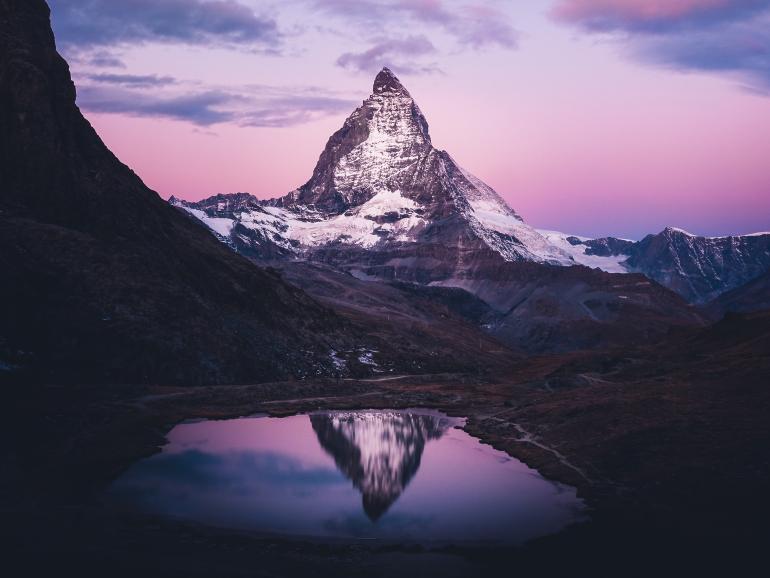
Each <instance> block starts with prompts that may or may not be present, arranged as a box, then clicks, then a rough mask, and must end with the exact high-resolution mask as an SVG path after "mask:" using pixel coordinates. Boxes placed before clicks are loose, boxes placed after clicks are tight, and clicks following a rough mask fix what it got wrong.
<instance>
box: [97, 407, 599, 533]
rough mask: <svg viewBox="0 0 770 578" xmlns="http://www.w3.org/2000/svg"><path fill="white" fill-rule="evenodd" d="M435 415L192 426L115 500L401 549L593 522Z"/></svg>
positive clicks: (195, 517)
mask: <svg viewBox="0 0 770 578" xmlns="http://www.w3.org/2000/svg"><path fill="white" fill-rule="evenodd" d="M462 422H463V420H462V419H456V418H450V417H447V416H445V415H443V414H440V413H438V412H435V411H431V410H420V409H412V410H371V411H357V410H356V411H329V412H316V413H313V414H305V415H294V416H290V417H284V418H269V417H245V418H239V419H229V420H220V421H202V422H196V423H182V424H179V425H177V426H176V427H174V429H173V430H171V431H170V432H169V434H168V444H167V445H165V446H164V447H163V448H162V449H161V451H160V452H158V453H157V454H155V455H153V456H150V457H148V458H145V459H142V460H139V461H137V462H136V463H135V464H133V465H132V466H131V467H130V468H129V469H128V471H126V472H125V473H124V474H123V475H122V476H120V478H118V479H117V480H116V481H115V482H114V484H113V485H112V487H111V489H110V491H109V493H108V495H109V497H110V499H111V500H114V501H115V503H117V504H120V505H121V506H122V507H125V508H128V509H129V510H131V511H140V512H147V513H151V514H154V515H162V516H168V517H170V518H172V519H182V520H192V521H195V522H198V523H203V524H207V525H209V526H215V527H220V528H234V529H243V530H247V531H257V532H266V533H270V534H281V535H295V536H303V537H332V538H335V539H339V538H343V539H346V538H351V539H367V540H372V539H373V540H387V541H391V542H399V543H420V544H447V543H470V542H473V543H479V542H484V543H507V544H521V543H523V542H525V541H527V540H530V539H532V538H535V537H538V536H543V535H546V534H550V533H553V532H558V531H559V530H561V529H562V528H564V527H565V526H567V525H569V524H570V523H572V522H575V521H577V520H580V519H583V517H584V505H583V503H582V501H581V500H580V499H578V498H577V496H576V492H575V488H571V487H569V486H565V485H563V484H559V483H557V482H552V481H549V480H546V479H545V478H543V477H542V476H541V475H540V474H538V473H537V472H536V471H535V470H533V469H531V468H529V467H527V466H526V465H525V464H523V463H522V462H520V461H518V460H516V459H514V458H512V457H511V456H509V455H507V454H505V453H503V452H500V451H498V450H495V449H494V448H492V447H491V446H488V445H485V444H482V443H479V440H478V439H476V438H474V437H472V436H471V435H469V434H468V433H467V432H465V431H464V430H462V429H460V428H458V427H454V426H457V425H461V424H462Z"/></svg>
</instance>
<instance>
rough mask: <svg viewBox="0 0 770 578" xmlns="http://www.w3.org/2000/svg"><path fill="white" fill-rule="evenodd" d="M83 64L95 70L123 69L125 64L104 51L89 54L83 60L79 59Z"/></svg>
mask: <svg viewBox="0 0 770 578" xmlns="http://www.w3.org/2000/svg"><path fill="white" fill-rule="evenodd" d="M81 61H82V62H84V64H88V65H90V66H93V67H96V68H125V67H126V64H125V63H124V62H123V61H122V60H121V59H120V58H119V57H118V56H115V55H114V54H112V53H110V52H107V51H106V50H99V51H96V52H94V53H91V54H89V55H88V56H87V57H86V58H85V59H84V60H83V59H81Z"/></svg>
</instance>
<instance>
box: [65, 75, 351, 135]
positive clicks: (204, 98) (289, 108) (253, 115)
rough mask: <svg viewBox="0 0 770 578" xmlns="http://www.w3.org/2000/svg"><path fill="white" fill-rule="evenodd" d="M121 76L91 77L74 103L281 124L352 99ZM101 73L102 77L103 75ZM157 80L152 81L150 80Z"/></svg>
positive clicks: (199, 120)
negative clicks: (143, 79)
mask: <svg viewBox="0 0 770 578" xmlns="http://www.w3.org/2000/svg"><path fill="white" fill-rule="evenodd" d="M124 76H125V77H126V78H121V75H101V78H100V75H90V76H88V77H86V78H88V79H89V80H88V81H87V82H84V83H83V84H80V83H79V87H78V104H79V106H80V107H81V108H83V110H85V111H88V112H95V113H109V114H122V115H128V116H136V117H146V118H165V119H170V120H176V121H183V122H189V123H191V124H193V125H196V126H199V127H210V126H212V125H216V124H222V123H229V124H236V125H239V126H250V127H286V126H294V125H298V124H303V123H307V122H310V121H313V120H316V119H318V118H323V117H325V116H328V115H332V114H337V113H342V112H347V111H349V110H351V109H352V108H354V106H355V101H353V100H350V99H346V98H342V97H340V96H339V95H336V94H333V93H325V92H324V91H323V90H321V89H319V88H316V87H299V88H297V87H273V86H261V85H252V86H242V87H227V88H221V87H219V88H206V89H201V88H196V87H195V86H189V85H187V84H185V83H180V82H179V81H176V80H174V79H173V78H167V77H160V78H158V77H147V79H148V82H149V83H150V84H142V77H130V75H124ZM104 77H107V78H106V79H105V78H104ZM156 81H157V82H159V84H158V85H152V84H151V83H152V82H156ZM171 85H174V89H173V90H171V91H163V90H153V91H152V92H149V91H147V90H142V88H145V87H147V86H156V87H157V86H161V87H163V86H171Z"/></svg>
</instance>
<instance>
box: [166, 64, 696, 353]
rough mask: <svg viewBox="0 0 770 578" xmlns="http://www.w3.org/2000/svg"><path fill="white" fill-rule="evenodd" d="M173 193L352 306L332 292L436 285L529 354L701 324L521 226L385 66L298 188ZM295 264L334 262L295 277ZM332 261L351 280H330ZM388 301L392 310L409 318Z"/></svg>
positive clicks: (237, 239)
mask: <svg viewBox="0 0 770 578" xmlns="http://www.w3.org/2000/svg"><path fill="white" fill-rule="evenodd" d="M170 202H171V204H172V205H174V206H176V207H178V208H179V209H180V210H183V211H186V212H187V213H189V214H191V215H192V216H194V217H195V218H197V219H199V220H200V221H202V222H203V223H204V224H205V225H206V226H207V227H209V229H210V230H211V231H212V232H213V233H214V235H215V236H216V237H217V238H219V239H220V240H221V241H223V242H224V243H226V244H228V245H229V246H230V247H231V248H233V249H234V250H235V251H236V252H238V253H241V254H243V255H245V256H248V257H250V258H251V259H253V260H255V261H256V262H258V263H265V262H267V263H270V265H271V266H274V267H276V268H278V269H280V270H281V271H283V272H284V275H286V276H287V278H290V279H292V280H293V281H294V282H295V283H296V284H297V285H298V286H300V287H301V288H302V289H303V290H305V291H307V292H308V293H309V294H310V295H312V296H314V297H316V298H317V299H319V300H321V301H323V302H325V303H327V304H330V305H333V306H335V307H336V308H338V310H349V308H347V307H346V306H345V304H344V303H342V301H344V300H345V299H342V298H337V299H335V297H336V296H341V295H346V296H348V297H347V298H346V299H349V298H350V296H351V295H355V296H356V298H355V300H360V301H361V302H368V301H369V300H370V299H369V294H377V293H379V292H381V291H382V289H381V288H378V287H375V285H376V284H373V283H370V282H369V281H372V280H379V281H385V282H388V283H390V284H391V287H390V289H388V290H387V291H389V292H393V291H400V294H401V299H402V300H403V299H405V300H406V301H407V302H408V301H409V299H412V298H414V296H415V295H416V294H418V293H419V294H420V298H426V297H428V294H429V293H430V297H428V298H433V299H439V300H442V299H443V300H445V302H446V300H447V299H449V301H450V302H452V303H455V304H456V303H459V302H464V303H465V304H466V305H471V304H473V305H471V307H472V308H475V310H476V311H477V312H481V313H479V315H478V316H476V317H475V318H474V319H472V320H469V321H471V322H472V323H475V324H476V326H477V327H478V326H479V325H481V326H482V327H483V329H484V330H485V332H486V333H487V334H490V335H491V336H493V337H495V338H496V339H499V340H501V341H503V342H504V343H505V344H507V345H508V346H510V347H513V348H514V349H516V350H520V351H524V352H530V353H537V352H546V351H548V352H553V351H565V350H574V349H581V348H587V347H590V348H592V347H606V346H622V345H627V344H631V343H635V342H638V341H639V340H649V339H655V338H657V337H660V336H662V335H664V334H665V333H666V332H667V331H668V330H669V328H670V327H671V325H682V324H683V325H688V324H692V323H696V324H697V323H700V320H699V318H698V316H697V315H696V314H695V313H694V312H693V311H691V310H690V309H689V308H688V307H687V306H686V304H685V303H684V302H683V301H682V300H681V299H680V298H679V297H677V296H676V295H674V294H673V293H671V292H669V291H666V290H665V289H663V288H662V287H660V286H658V285H657V284H655V283H651V282H650V281H649V280H648V279H646V278H645V277H642V276H639V275H622V276H620V275H609V274H608V273H606V272H603V271H601V270H599V269H589V268H587V267H577V266H574V265H579V264H581V262H585V259H580V258H579V257H580V255H579V252H576V251H575V250H574V248H573V245H571V244H569V243H567V242H563V241H562V240H560V239H557V238H554V239H552V238H550V236H549V234H543V233H540V232H538V231H536V230H535V229H533V228H532V227H530V226H529V225H527V224H525V223H524V222H523V221H522V219H521V217H520V216H519V215H518V214H517V213H516V212H515V211H514V210H513V209H511V208H510V207H509V206H508V205H507V204H506V203H505V201H503V200H502V199H501V198H500V197H499V196H498V195H497V193H495V191H494V190H492V189H491V188H490V187H489V186H487V185H485V184H484V183H483V182H481V181H480V180H479V179H477V178H476V177H474V176H472V175H470V174H469V173H468V172H466V171H464V170H463V169H462V168H460V167H459V166H458V165H457V163H456V162H455V161H454V160H453V159H452V157H451V156H450V155H449V154H448V153H446V152H445V151H440V150H437V149H436V148H435V147H434V146H433V145H432V143H431V140H430V134H429V132H428V123H427V122H426V120H425V117H424V116H423V114H422V112H421V111H420V109H419V107H418V106H417V104H416V103H415V102H414V100H413V99H412V97H411V95H410V94H409V92H408V91H407V90H406V88H404V86H403V85H402V84H401V82H399V80H398V79H397V78H396V77H395V75H394V74H393V73H392V72H391V71H390V70H388V69H387V68H386V69H383V70H382V71H381V72H380V73H379V74H378V75H377V77H376V78H375V81H374V86H373V91H372V95H371V96H370V97H369V98H368V99H366V100H365V101H364V102H363V104H362V106H361V107H359V108H358V109H356V110H355V111H354V112H353V113H352V114H351V116H350V117H349V118H348V119H347V120H346V121H345V122H344V124H343V126H342V128H341V129H340V130H339V131H337V132H336V133H335V134H334V135H332V137H331V138H330V139H329V141H328V143H327V145H326V148H325V149H324V151H323V153H322V154H321V156H320V158H319V160H318V163H317V165H316V167H315V170H314V171H313V175H312V176H311V178H310V180H309V181H308V182H307V183H306V184H304V185H303V186H301V187H299V188H298V189H296V190H294V191H292V192H290V193H289V194H287V195H285V196H283V197H280V198H277V199H272V200H268V201H263V200H259V199H257V198H256V197H254V196H252V195H248V194H245V193H238V194H235V195H216V196H213V197H210V198H208V199H205V200H202V201H200V202H197V203H191V202H186V201H182V200H179V199H176V198H172V199H170ZM613 246H614V245H613ZM576 257H577V258H576ZM602 259H603V260H604V263H603V264H604V265H605V267H604V268H605V269H606V268H609V267H608V266H606V265H607V264H609V263H614V269H610V270H617V271H625V269H624V268H623V267H621V266H620V265H619V259H618V258H617V257H614V256H612V255H609V256H605V257H602ZM299 262H313V263H316V264H323V265H326V266H329V267H331V268H332V269H326V270H324V271H325V272H323V273H320V271H321V270H320V269H318V268H313V267H305V268H304V269H302V271H303V273H302V274H297V271H298V270H299V269H298V267H299V266H298V265H297V263H299ZM585 264H590V265H591V266H596V264H597V263H585ZM331 270H336V271H337V272H338V275H339V274H340V273H345V274H347V277H345V276H344V275H343V276H341V277H337V278H335V279H334V281H333V283H330V279H331V277H332V276H333V273H331ZM305 275H307V277H305ZM351 276H352V277H351ZM353 278H356V279H357V281H355V282H354V281H353ZM367 282H369V283H367ZM393 283H396V284H400V285H399V286H398V287H395V286H394V285H393ZM410 284H411V287H412V289H411V290H409V289H407V287H409V286H410ZM330 285H331V286H333V287H334V290H333V291H330V290H329V286H330ZM458 290H462V291H465V292H466V297H464V298H459V297H458V294H457V291H458ZM448 291H450V292H451V291H454V292H455V293H447V292H448ZM378 300H379V301H380V302H381V301H382V300H381V299H380V298H379V297H378ZM389 303H390V305H388V306H387V307H386V308H385V310H387V311H388V317H389V318H390V316H391V313H394V317H395V316H403V311H401V312H399V313H396V312H395V309H398V307H396V308H395V309H393V303H394V300H393V299H390V300H389ZM371 310H372V311H373V310H374V309H371ZM461 315H462V314H461Z"/></svg>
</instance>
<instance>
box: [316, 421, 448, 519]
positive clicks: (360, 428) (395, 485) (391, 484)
mask: <svg viewBox="0 0 770 578" xmlns="http://www.w3.org/2000/svg"><path fill="white" fill-rule="evenodd" d="M310 423H311V424H312V425H313V430H314V431H315V433H316V435H317V436H318V441H319V442H320V444H321V447H323V449H324V450H325V451H326V452H327V453H328V454H329V455H331V456H332V457H333V458H334V462H335V463H336V464H337V467H338V468H339V469H340V471H341V472H342V473H343V474H345V476H346V477H347V478H348V479H350V480H351V481H352V482H353V486H354V487H355V488H356V489H357V490H358V491H360V492H361V494H362V496H363V506H364V511H365V512H366V515H367V516H368V517H369V519H370V520H372V521H376V520H378V519H379V518H380V517H381V516H382V515H383V514H384V513H385V512H387V511H388V508H390V506H392V505H393V503H394V502H395V501H396V500H397V499H398V497H399V496H400V495H401V493H402V492H403V491H404V489H405V488H406V486H407V485H408V484H409V482H410V481H411V480H412V478H413V477H414V475H415V474H416V473H417V470H418V469H419V468H420V460H421V459H422V453H423V450H424V449H425V444H426V443H427V442H428V441H429V440H437V439H439V438H440V437H441V436H442V435H444V432H445V431H446V430H447V428H448V427H449V426H450V422H449V421H448V420H447V419H445V418H441V417H439V416H435V415H430V414H414V413H403V412H333V413H322V414H314V415H311V416H310Z"/></svg>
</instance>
